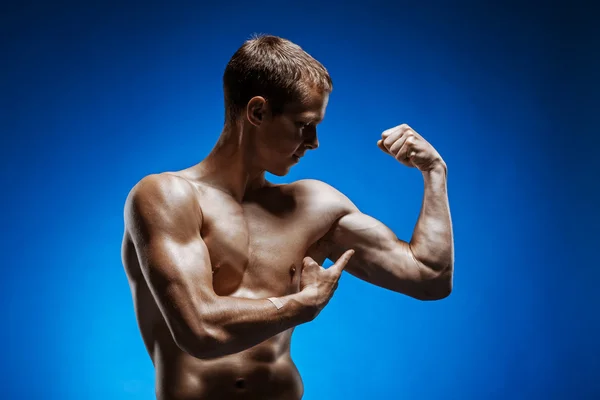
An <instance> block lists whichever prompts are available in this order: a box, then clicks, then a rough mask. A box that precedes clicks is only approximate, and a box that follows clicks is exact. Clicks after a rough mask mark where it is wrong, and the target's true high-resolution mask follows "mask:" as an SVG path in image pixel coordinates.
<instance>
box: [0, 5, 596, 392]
mask: <svg viewBox="0 0 600 400" xmlns="http://www.w3.org/2000/svg"><path fill="white" fill-rule="evenodd" d="M482 3H483V2H472V3H453V4H452V5H450V4H449V2H438V3H429V4H423V5H418V6H417V5H416V4H415V2H410V3H406V4H399V3H396V4H394V5H391V3H390V4H386V3H383V2H377V1H369V2H361V3H358V2H349V3H346V4H344V5H341V4H340V5H330V4H328V3H324V4H321V5H318V4H317V3H310V2H304V3H302V4H300V3H298V4H295V5H294V4H286V5H284V4H283V3H281V2H269V1H262V2H258V3H257V2H240V3H235V2H225V3H224V4H222V5H220V6H217V5H212V6H210V7H208V6H205V7H201V6H199V5H197V4H196V5H192V3H178V4H177V5H173V4H172V5H166V4H159V3H155V2H147V3H139V5H135V4H134V3H131V4H124V3H123V2H121V3H114V4H111V3H105V4H104V5H100V4H94V3H88V4H85V5H76V4H71V5H67V4H66V3H64V2H63V3H60V4H51V3H50V2H48V3H32V2H21V3H19V4H13V5H8V6H6V5H5V6H3V8H2V13H1V17H0V18H1V19H0V37H1V46H2V47H1V48H0V50H1V53H0V54H3V55H2V56H1V58H2V60H1V61H0V71H1V75H0V85H1V86H0V89H1V94H2V95H1V96H0V129H1V133H2V145H1V146H0V171H1V179H2V181H1V185H2V189H3V196H2V203H3V209H4V212H3V215H2V226H3V232H4V234H3V240H2V244H1V246H2V260H3V262H2V279H1V280H0V281H1V282H2V290H1V294H0V296H1V299H2V304H3V307H2V315H0V317H1V320H2V329H1V330H0V340H1V342H0V343H2V344H3V345H4V346H3V349H2V353H3V354H2V359H3V362H2V364H1V366H0V369H1V371H0V372H1V373H0V382H1V383H0V389H1V391H2V398H6V399H50V398H53V399H54V398H56V399H64V400H68V399H106V398H110V399H150V398H153V390H154V389H153V380H154V377H153V368H152V364H151V362H150V360H149V358H148V356H147V355H146V353H145V349H144V346H143V344H142V341H141V338H140V335H139V333H138V330H137V326H136V323H135V318H134V314H133V309H132V303H131V298H130V293H129V288H128V285H127V282H126V278H125V275H124V273H123V270H122V266H121V261H120V242H121V235H122V229H123V222H122V207H123V202H124V200H125V197H126V195H127V192H128V191H129V189H130V188H131V187H132V186H133V185H134V184H135V183H136V182H137V181H138V180H139V179H140V178H141V177H143V176H144V175H147V174H149V173H154V172H160V171H165V170H176V169H180V168H185V167H187V166H190V165H192V164H194V163H196V162H198V161H200V160H201V159H202V158H203V157H204V156H205V155H206V154H207V153H208V151H209V150H210V149H211V147H212V146H213V144H214V143H215V141H216V139H217V137H218V134H219V133H220V130H221V127H222V122H223V101H222V91H221V76H222V73H223V70H224V67H225V65H226V63H227V61H228V59H229V57H230V56H231V55H232V54H233V52H234V51H235V50H236V49H237V48H238V47H239V46H240V45H241V43H242V42H243V41H244V40H245V39H247V38H248V37H249V36H250V35H251V34H252V33H270V34H275V35H280V36H283V37H286V38H288V39H290V40H292V41H295V42H297V43H298V44H300V45H301V46H302V47H303V48H304V49H305V50H307V51H308V52H309V53H311V54H312V55H313V56H314V57H316V58H317V59H319V60H320V61H321V62H322V63H323V64H324V65H325V66H326V67H327V68H328V69H329V71H330V73H331V75H332V77H333V80H334V86H335V88H334V92H333V94H332V96H331V101H330V105H329V108H328V113H327V117H326V119H325V121H324V122H323V124H322V127H321V129H320V141H321V147H320V149H319V150H318V151H316V152H311V153H309V155H308V156H307V157H305V159H304V160H303V162H302V163H300V164H299V165H298V166H296V167H295V168H294V169H293V170H292V172H291V173H290V174H289V175H288V176H287V177H285V178H284V179H279V178H277V179H275V180H276V181H292V180H295V179H299V178H305V177H312V178H317V179H322V180H324V181H326V182H328V183H330V184H332V185H333V186H335V187H337V188H339V189H340V190H342V191H343V192H345V193H346V194H347V195H348V196H349V197H350V198H351V199H352V200H354V202H355V203H356V204H357V205H358V206H359V207H361V208H362V210H363V211H364V212H366V213H369V214H371V215H373V216H375V217H377V218H379V219H381V220H382V221H383V222H385V223H386V224H388V225H389V226H390V227H391V228H392V229H393V230H394V231H395V232H396V233H397V235H398V236H399V237H401V238H403V239H405V240H408V239H410V236H411V233H412V229H413V227H414V224H415V222H416V219H417V216H418V213H419V209H420V206H421V199H422V191H423V182H422V178H421V175H420V174H419V172H418V171H416V170H414V169H408V168H406V167H404V166H402V165H401V164H399V163H397V162H395V161H394V160H393V159H392V158H391V157H389V156H386V155H384V154H383V153H382V152H381V151H380V150H379V149H378V148H377V146H376V141H377V139H378V137H379V135H380V133H381V132H382V131H383V130H385V129H387V128H390V127H393V126H395V125H398V124H401V123H404V122H406V123H409V124H410V125H411V126H412V127H413V128H414V129H415V130H416V131H417V132H419V133H421V134H422V135H423V136H424V137H425V138H426V139H428V140H429V141H430V142H431V143H432V144H433V145H434V146H435V147H436V148H437V149H438V150H439V152H440V153H441V154H442V156H443V157H444V159H445V160H446V162H447V164H448V166H449V175H448V187H449V195H450V203H451V210H452V217H453V220H454V232H455V242H456V275H455V286H454V289H455V290H454V293H453V294H452V295H451V297H449V298H448V299H446V300H443V301H440V302H428V303H423V302H419V301H416V300H412V299H410V298H407V297H404V296H401V295H398V294H395V293H392V292H388V291H385V290H384V289H380V288H377V287H374V286H370V285H368V284H366V283H364V282H362V281H359V280H358V279H356V278H354V277H352V276H350V275H344V277H343V278H342V281H341V283H340V286H339V289H338V291H337V293H336V295H335V297H334V298H333V300H332V301H331V302H330V304H329V305H328V307H327V308H326V309H325V310H324V311H323V312H322V314H321V315H320V316H319V317H318V318H317V320H315V321H314V322H312V323H310V324H306V325H302V326H300V327H298V328H297V331H296V333H295V336H294V341H293V344H292V353H293V357H294V359H295V360H296V362H297V364H298V367H299V369H300V371H301V373H302V375H303V378H304V382H305V388H306V392H305V399H308V400H311V399H336V398H339V399H367V398H368V399H371V398H374V399H396V398H398V399H400V398H402V399H533V398H540V399H541V398H545V399H567V398H569V399H571V398H575V399H591V398H594V397H595V398H600V379H598V377H599V370H600V361H599V360H600V351H599V350H600V349H599V344H598V338H599V337H600V329H599V313H598V300H597V297H598V296H597V292H598V283H597V281H598V279H599V278H600V272H599V269H598V257H599V254H598V245H599V243H600V241H599V235H598V226H599V224H600V217H599V212H598V206H599V205H600V196H599V194H598V181H599V180H600V179H599V175H600V174H599V173H598V172H597V171H598V168H599V165H598V164H599V163H598V160H597V156H596V149H597V147H595V146H596V143H597V138H595V137H594V134H595V133H596V132H597V130H596V128H595V126H594V125H593V124H592V119H593V117H595V116H596V115H597V109H598V103H599V101H598V100H599V97H598V94H597V90H598V75H597V71H598V70H600V62H599V60H598V49H599V45H600V43H599V42H600V41H599V35H598V33H599V32H598V28H597V21H596V20H595V19H594V18H595V17H594V16H593V14H594V13H593V10H592V9H591V8H589V6H588V7H587V8H586V7H585V6H583V5H577V4H576V3H571V4H572V5H571V6H569V7H567V6H566V5H564V4H561V3H557V2H555V3H552V2H548V3H545V6H544V7H533V6H528V5H523V4H521V5H517V2H513V3H512V4H511V3H509V2H505V3H504V5H502V6H499V5H490V4H487V5H484V4H482ZM142 4H143V5H142ZM565 4H566V2H565ZM582 4H583V3H582ZM594 24H595V25H596V26H594Z"/></svg>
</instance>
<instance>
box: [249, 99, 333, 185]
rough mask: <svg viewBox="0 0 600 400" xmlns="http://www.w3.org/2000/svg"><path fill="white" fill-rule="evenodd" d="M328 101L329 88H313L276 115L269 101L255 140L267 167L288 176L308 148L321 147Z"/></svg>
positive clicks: (257, 152) (263, 163)
mask: <svg viewBox="0 0 600 400" xmlns="http://www.w3.org/2000/svg"><path fill="white" fill-rule="evenodd" d="M328 102H329V93H328V92H323V91H319V90H312V91H310V93H309V94H308V95H307V96H306V98H305V99H303V101H297V102H293V103H290V104H287V105H286V106H285V107H284V109H283V113H282V114H280V115H276V116H273V115H272V114H271V112H270V110H269V106H268V104H266V109H267V112H265V118H264V119H263V121H261V124H260V125H259V126H258V129H257V132H256V133H257V140H256V142H255V143H256V149H255V150H256V154H257V155H258V158H259V160H260V163H261V165H262V166H263V168H264V169H265V170H266V171H268V172H270V173H272V174H273V175H276V176H284V175H286V174H287V173H288V172H289V170H290V168H291V167H292V166H293V165H295V164H296V163H298V162H299V161H300V159H301V158H302V157H303V156H304V153H305V152H306V151H307V150H314V149H316V148H317V147H319V141H318V137H317V125H318V124H319V123H320V122H321V121H322V120H323V118H324V117H325V110H326V108H327V104H328Z"/></svg>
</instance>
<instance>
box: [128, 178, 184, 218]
mask: <svg viewBox="0 0 600 400" xmlns="http://www.w3.org/2000/svg"><path fill="white" fill-rule="evenodd" d="M194 200H196V196H195V189H194V187H193V186H192V184H191V183H190V182H189V181H188V180H186V179H185V178H183V177H181V176H178V175H176V174H173V173H170V172H162V173H155V174H149V175H146V176H144V177H143V178H142V179H140V180H139V181H138V182H137V183H136V184H135V185H134V186H133V188H132V189H131V190H130V191H129V193H128V195H127V200H126V207H131V206H134V207H135V208H139V207H144V208H152V209H154V210H159V209H177V208H182V207H184V208H185V206H190V205H192V204H194V203H195V201H194Z"/></svg>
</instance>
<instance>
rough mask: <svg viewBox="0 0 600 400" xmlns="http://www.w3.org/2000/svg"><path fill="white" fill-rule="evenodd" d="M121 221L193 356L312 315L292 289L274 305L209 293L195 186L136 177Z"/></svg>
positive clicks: (245, 344) (219, 352)
mask: <svg viewBox="0 0 600 400" xmlns="http://www.w3.org/2000/svg"><path fill="white" fill-rule="evenodd" d="M125 224H126V229H127V231H128V233H129V234H130V235H131V237H132V240H133V242H134V244H135V249H136V252H137V254H138V260H139V262H140V267H141V269H142V272H143V275H144V278H145V279H146V282H147V283H148V286H149V288H150V290H151V292H152V294H153V296H154V299H155V300H156V303H157V304H158V306H159V308H160V310H161V312H162V314H163V316H164V318H165V321H166V322H167V325H168V326H169V329H170V331H171V334H172V335H173V339H174V340H175V342H176V343H177V345H178V346H179V347H180V348H181V349H182V350H184V351H185V352H187V353H189V354H191V355H192V356H194V357H197V358H215V357H222V356H225V355H228V354H233V353H237V352H240V351H242V350H245V349H248V348H250V347H252V346H254V345H257V344H259V343H261V342H263V341H265V340H266V339H268V338H270V337H272V336H275V335H276V334H278V333H280V332H283V331H285V330H287V329H289V328H292V327H294V326H296V325H299V324H301V323H304V322H308V321H309V320H311V319H312V318H313V317H314V316H311V315H310V310H309V309H307V307H306V306H304V305H303V303H302V302H301V301H300V295H299V294H292V295H288V296H284V297H279V298H277V299H276V300H275V301H276V302H277V300H279V301H280V302H281V304H282V305H283V307H281V308H280V309H278V308H277V307H276V306H275V305H274V304H273V303H272V302H271V301H270V300H268V299H258V300H255V299H242V298H236V297H227V296H218V295H217V294H216V293H215V292H214V290H213V282H212V267H211V263H210V257H209V254H208V250H207V248H206V245H205V243H204V241H203V240H202V237H201V235H200V229H201V225H202V212H201V209H200V206H199V205H198V203H197V200H196V196H195V189H194V188H193V187H192V186H191V184H190V183H189V182H187V181H185V180H184V179H182V178H178V177H175V176H173V175H167V174H164V175H149V176H147V177H145V178H144V179H142V180H141V181H140V182H139V183H138V184H137V185H136V186H135V187H134V188H133V189H132V190H131V192H130V193H129V196H128V197H127V201H126V205H125ZM281 304H280V305H281Z"/></svg>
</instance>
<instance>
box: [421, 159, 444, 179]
mask: <svg viewBox="0 0 600 400" xmlns="http://www.w3.org/2000/svg"><path fill="white" fill-rule="evenodd" d="M421 172H422V173H423V174H433V175H443V176H446V174H447V173H448V167H447V166H446V163H445V162H444V160H442V159H441V158H440V159H438V160H435V161H433V162H432V163H431V164H429V166H428V167H427V168H424V169H423V170H421Z"/></svg>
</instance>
